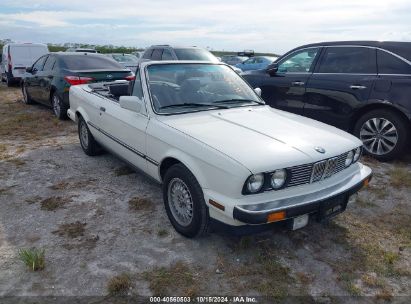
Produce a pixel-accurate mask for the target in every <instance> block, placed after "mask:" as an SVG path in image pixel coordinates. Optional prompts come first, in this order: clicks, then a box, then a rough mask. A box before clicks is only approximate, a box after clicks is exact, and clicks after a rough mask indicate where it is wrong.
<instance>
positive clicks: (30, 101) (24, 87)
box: [21, 83, 33, 104]
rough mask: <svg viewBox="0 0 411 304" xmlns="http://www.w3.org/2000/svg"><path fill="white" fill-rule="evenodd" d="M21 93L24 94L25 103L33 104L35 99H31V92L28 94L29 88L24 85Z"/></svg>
mask: <svg viewBox="0 0 411 304" xmlns="http://www.w3.org/2000/svg"><path fill="white" fill-rule="evenodd" d="M21 92H22V93H23V102H24V103H25V104H33V99H31V97H30V95H29V92H27V86H26V85H25V84H24V83H23V85H22V86H21Z"/></svg>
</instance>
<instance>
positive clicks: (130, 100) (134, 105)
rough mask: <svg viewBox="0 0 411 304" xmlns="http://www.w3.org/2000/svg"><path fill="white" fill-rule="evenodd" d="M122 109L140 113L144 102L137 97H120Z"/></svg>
mask: <svg viewBox="0 0 411 304" xmlns="http://www.w3.org/2000/svg"><path fill="white" fill-rule="evenodd" d="M120 107H122V108H123V109H127V110H130V111H133V112H136V113H140V112H141V109H142V108H143V100H141V99H140V98H138V97H137V96H120Z"/></svg>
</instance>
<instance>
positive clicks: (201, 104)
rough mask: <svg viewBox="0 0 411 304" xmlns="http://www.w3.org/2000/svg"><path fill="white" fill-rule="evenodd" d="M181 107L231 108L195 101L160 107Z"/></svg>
mask: <svg viewBox="0 0 411 304" xmlns="http://www.w3.org/2000/svg"><path fill="white" fill-rule="evenodd" d="M181 107H213V108H216V109H229V107H227V106H223V105H216V104H213V103H194V102H185V103H177V104H172V105H168V106H163V107H160V109H167V108H181Z"/></svg>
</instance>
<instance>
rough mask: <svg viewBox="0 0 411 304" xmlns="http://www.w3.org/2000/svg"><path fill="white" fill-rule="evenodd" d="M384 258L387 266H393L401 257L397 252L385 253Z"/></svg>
mask: <svg viewBox="0 0 411 304" xmlns="http://www.w3.org/2000/svg"><path fill="white" fill-rule="evenodd" d="M383 258H384V261H385V263H386V264H389V265H392V264H394V262H395V261H397V260H398V259H399V255H398V253H395V252H384V255H383Z"/></svg>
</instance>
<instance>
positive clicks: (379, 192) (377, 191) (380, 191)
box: [368, 186, 388, 200]
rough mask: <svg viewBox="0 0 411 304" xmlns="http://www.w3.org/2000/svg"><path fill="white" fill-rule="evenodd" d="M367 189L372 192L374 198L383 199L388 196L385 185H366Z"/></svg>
mask: <svg viewBox="0 0 411 304" xmlns="http://www.w3.org/2000/svg"><path fill="white" fill-rule="evenodd" d="M368 191H369V192H370V193H372V194H374V196H375V198H376V199H381V200H382V199H385V198H386V197H387V196H388V189H387V188H385V187H377V186H368Z"/></svg>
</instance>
